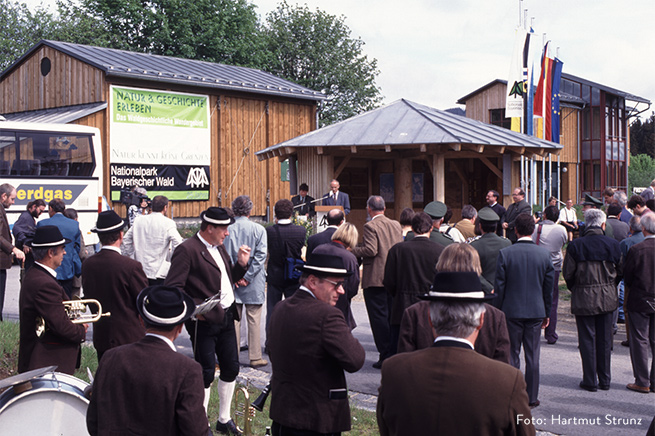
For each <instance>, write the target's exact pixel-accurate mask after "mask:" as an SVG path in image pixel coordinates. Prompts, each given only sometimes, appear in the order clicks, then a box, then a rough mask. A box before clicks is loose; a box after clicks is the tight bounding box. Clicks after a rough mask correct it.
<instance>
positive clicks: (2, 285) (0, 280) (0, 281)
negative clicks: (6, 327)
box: [0, 269, 7, 321]
mask: <svg viewBox="0 0 655 436" xmlns="http://www.w3.org/2000/svg"><path fill="white" fill-rule="evenodd" d="M6 287H7V270H6V269H0V321H2V311H3V310H4V307H5V290H6Z"/></svg>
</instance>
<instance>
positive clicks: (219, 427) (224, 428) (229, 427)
mask: <svg viewBox="0 0 655 436" xmlns="http://www.w3.org/2000/svg"><path fill="white" fill-rule="evenodd" d="M216 431H217V432H219V433H221V434H231V435H235V436H242V435H243V432H242V431H241V429H240V428H239V427H237V425H236V424H235V423H234V421H233V420H231V419H230V420H229V421H228V422H226V423H225V424H222V423H220V422H218V421H216Z"/></svg>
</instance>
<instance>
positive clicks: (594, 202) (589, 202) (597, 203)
mask: <svg viewBox="0 0 655 436" xmlns="http://www.w3.org/2000/svg"><path fill="white" fill-rule="evenodd" d="M582 204H583V205H585V206H593V207H601V206H602V205H603V202H602V201H601V200H599V199H597V198H596V197H592V196H591V195H589V194H585V195H584V202H583V203H582Z"/></svg>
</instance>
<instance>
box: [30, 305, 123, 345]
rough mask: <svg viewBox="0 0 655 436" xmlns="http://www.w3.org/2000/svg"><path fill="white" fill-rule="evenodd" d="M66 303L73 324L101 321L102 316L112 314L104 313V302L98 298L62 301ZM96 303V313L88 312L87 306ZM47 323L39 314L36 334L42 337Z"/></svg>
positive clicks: (66, 309) (65, 306)
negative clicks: (101, 302)
mask: <svg viewBox="0 0 655 436" xmlns="http://www.w3.org/2000/svg"><path fill="white" fill-rule="evenodd" d="M62 304H63V305H64V310H65V311H66V315H68V319H70V320H71V322H72V323H73V324H88V323H92V322H98V321H100V318H102V317H103V316H111V313H110V312H105V313H102V304H100V302H99V301H98V300H94V299H86V300H65V301H62ZM89 305H95V306H96V308H97V310H96V313H89V314H87V313H86V309H87V306H89ZM45 329H46V324H45V319H43V317H41V316H39V317H37V318H36V335H37V336H38V337H41V335H43V333H45Z"/></svg>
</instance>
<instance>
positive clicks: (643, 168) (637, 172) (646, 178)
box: [628, 154, 655, 197]
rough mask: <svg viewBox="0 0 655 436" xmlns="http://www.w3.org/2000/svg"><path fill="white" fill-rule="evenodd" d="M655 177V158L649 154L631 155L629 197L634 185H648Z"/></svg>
mask: <svg viewBox="0 0 655 436" xmlns="http://www.w3.org/2000/svg"><path fill="white" fill-rule="evenodd" d="M654 178H655V159H653V158H652V157H651V156H649V155H647V154H638V155H636V156H631V157H630V166H629V167H628V184H629V185H628V189H629V193H628V197H630V193H632V188H634V187H647V186H649V185H650V182H651V181H652V180H653V179H654Z"/></svg>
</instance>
